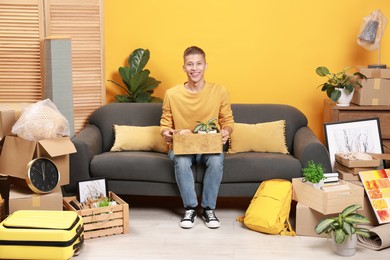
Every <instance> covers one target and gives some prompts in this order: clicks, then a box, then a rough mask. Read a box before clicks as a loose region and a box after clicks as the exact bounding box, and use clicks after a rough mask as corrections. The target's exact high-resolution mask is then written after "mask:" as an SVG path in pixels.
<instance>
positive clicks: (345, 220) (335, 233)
mask: <svg viewBox="0 0 390 260" xmlns="http://www.w3.org/2000/svg"><path fill="white" fill-rule="evenodd" d="M360 208H361V205H359V204H354V205H350V206H348V207H346V208H345V209H344V210H343V211H342V212H341V213H340V214H339V215H338V216H337V217H333V218H327V219H323V220H321V221H320V222H319V223H318V224H317V225H316V227H315V232H316V233H317V234H322V233H326V234H330V233H331V234H332V242H333V243H332V246H333V251H334V252H335V253H336V254H338V255H342V256H351V255H354V254H355V251H356V246H357V237H356V236H357V235H359V236H363V237H370V233H369V230H368V229H366V228H360V227H357V224H367V223H369V222H370V221H369V220H368V219H367V218H366V217H365V216H363V215H361V214H358V213H356V211H357V210H358V209H360ZM350 241H353V244H352V247H350V248H343V246H341V245H344V246H345V243H350Z"/></svg>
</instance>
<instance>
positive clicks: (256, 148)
mask: <svg viewBox="0 0 390 260" xmlns="http://www.w3.org/2000/svg"><path fill="white" fill-rule="evenodd" d="M285 130H286V121H285V120H279V121H273V122H266V123H258V124H242V123H235V124H234V131H233V133H232V135H231V137H230V147H229V153H239V152H270V153H284V154H288V149H287V146H286V135H285Z"/></svg>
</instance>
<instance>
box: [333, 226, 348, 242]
mask: <svg viewBox="0 0 390 260" xmlns="http://www.w3.org/2000/svg"><path fill="white" fill-rule="evenodd" d="M334 237H335V241H336V243H337V244H341V243H343V242H344V240H345V238H346V237H347V236H346V235H345V233H344V231H343V230H342V229H336V230H335V231H334Z"/></svg>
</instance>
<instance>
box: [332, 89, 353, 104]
mask: <svg viewBox="0 0 390 260" xmlns="http://www.w3.org/2000/svg"><path fill="white" fill-rule="evenodd" d="M338 90H340V91H341V96H340V98H339V99H338V100H337V102H336V105H338V106H343V107H346V106H349V105H350V103H351V100H352V97H353V94H354V93H355V90H353V91H352V93H349V91H348V90H346V89H345V88H339V89H338Z"/></svg>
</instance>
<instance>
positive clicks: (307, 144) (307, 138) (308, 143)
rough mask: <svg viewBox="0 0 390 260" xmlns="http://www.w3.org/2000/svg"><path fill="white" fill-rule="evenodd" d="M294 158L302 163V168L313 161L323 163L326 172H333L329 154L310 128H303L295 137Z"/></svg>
mask: <svg viewBox="0 0 390 260" xmlns="http://www.w3.org/2000/svg"><path fill="white" fill-rule="evenodd" d="M294 157H295V158H297V159H298V160H300V161H301V163H302V167H307V163H308V161H310V160H313V161H314V162H315V163H321V164H322V166H323V167H324V169H325V172H333V171H332V166H331V163H330V157H329V152H328V150H327V149H326V147H325V146H324V145H323V144H322V143H321V142H320V140H319V139H318V138H317V137H316V136H315V135H314V133H313V131H312V130H311V129H310V128H309V127H302V128H300V129H299V130H298V131H297V132H296V133H295V137H294Z"/></svg>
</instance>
